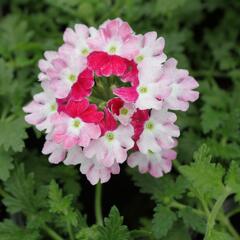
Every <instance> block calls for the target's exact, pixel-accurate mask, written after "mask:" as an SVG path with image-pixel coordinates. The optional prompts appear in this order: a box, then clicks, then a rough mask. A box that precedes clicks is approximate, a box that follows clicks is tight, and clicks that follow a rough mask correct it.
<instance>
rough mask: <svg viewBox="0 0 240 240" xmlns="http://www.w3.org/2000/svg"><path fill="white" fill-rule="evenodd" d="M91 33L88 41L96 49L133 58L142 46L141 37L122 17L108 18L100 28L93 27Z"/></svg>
mask: <svg viewBox="0 0 240 240" xmlns="http://www.w3.org/2000/svg"><path fill="white" fill-rule="evenodd" d="M91 33H92V37H91V38H90V39H89V40H88V43H89V46H90V47H91V48H92V49H93V50H94V51H105V52H107V53H109V54H113V55H119V56H121V57H125V58H127V59H130V60H131V59H133V58H134V56H135V55H136V53H137V51H138V48H139V46H140V38H139V37H138V36H135V35H134V33H133V30H132V29H131V27H130V26H129V24H128V23H127V22H124V21H122V20H121V19H120V18H117V19H113V20H107V21H106V22H104V23H103V24H102V25H101V26H100V27H99V29H98V30H96V29H93V28H91Z"/></svg>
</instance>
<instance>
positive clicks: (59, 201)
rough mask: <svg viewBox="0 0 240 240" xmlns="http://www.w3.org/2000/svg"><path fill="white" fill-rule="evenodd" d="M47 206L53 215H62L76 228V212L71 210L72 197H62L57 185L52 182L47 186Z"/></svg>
mask: <svg viewBox="0 0 240 240" xmlns="http://www.w3.org/2000/svg"><path fill="white" fill-rule="evenodd" d="M48 196H49V206H50V211H51V212H53V213H58V214H63V215H64V218H65V219H66V221H67V222H69V223H71V224H72V225H74V226H76V225H77V223H78V216H77V212H76V211H74V209H73V208H72V206H71V205H72V199H73V198H72V195H67V196H63V193H62V190H61V189H60V188H59V186H58V184H57V183H56V182H55V181H54V180H52V181H51V183H50V185H49V192H48Z"/></svg>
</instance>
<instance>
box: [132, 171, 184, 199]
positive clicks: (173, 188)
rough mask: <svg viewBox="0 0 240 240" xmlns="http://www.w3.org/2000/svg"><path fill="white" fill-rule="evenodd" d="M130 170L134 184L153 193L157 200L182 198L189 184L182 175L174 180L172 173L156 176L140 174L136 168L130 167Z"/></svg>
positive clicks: (141, 189) (142, 190)
mask: <svg viewBox="0 0 240 240" xmlns="http://www.w3.org/2000/svg"><path fill="white" fill-rule="evenodd" d="M128 172H129V173H130V174H131V176H132V179H133V181H134V184H135V185H136V186H138V187H140V191H141V192H142V193H148V194H151V195H152V198H153V199H154V200H156V201H160V200H162V201H165V202H169V201H170V200H171V199H173V198H176V199H177V198H180V197H181V196H182V194H183V193H184V192H185V191H186V188H187V186H188V183H187V182H186V180H185V179H184V178H183V177H181V176H180V177H179V178H177V180H176V181H174V180H173V179H172V177H171V176H170V175H166V176H163V177H161V178H154V177H152V176H150V175H149V174H140V173H139V172H138V171H136V170H135V169H129V170H128Z"/></svg>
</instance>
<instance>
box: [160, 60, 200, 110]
mask: <svg viewBox="0 0 240 240" xmlns="http://www.w3.org/2000/svg"><path fill="white" fill-rule="evenodd" d="M176 66H177V61H176V60H175V59H173V58H171V59H169V60H168V61H167V62H166V63H165V64H164V66H163V73H162V75H161V77H160V79H159V82H162V83H164V84H166V85H168V86H169V87H170V88H171V93H170V94H169V95H168V96H167V97H166V98H165V99H164V104H163V105H164V107H165V108H168V109H172V110H181V111H187V109H188V108H189V102H194V101H196V100H197V99H198V97H199V92H197V91H194V90H193V89H195V88H197V87H198V86H199V84H198V82H197V81H196V80H195V79H194V78H193V77H191V76H189V73H188V71H187V70H183V69H177V68H176Z"/></svg>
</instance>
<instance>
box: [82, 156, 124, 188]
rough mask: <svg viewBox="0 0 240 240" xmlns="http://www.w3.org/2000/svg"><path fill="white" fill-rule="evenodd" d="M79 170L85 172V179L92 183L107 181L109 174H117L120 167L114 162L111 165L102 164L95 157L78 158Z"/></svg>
mask: <svg viewBox="0 0 240 240" xmlns="http://www.w3.org/2000/svg"><path fill="white" fill-rule="evenodd" d="M80 163H81V166H80V172H81V173H82V174H86V176H87V179H88V180H89V182H90V183H91V184H92V185H95V184H97V183H98V182H101V183H105V182H107V181H108V180H109V179H110V177H111V174H119V172H120V167H119V165H118V164H117V163H114V164H113V165H112V166H111V167H106V166H104V165H103V164H102V163H101V162H99V161H97V159H96V158H95V157H93V158H86V157H83V158H80Z"/></svg>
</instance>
